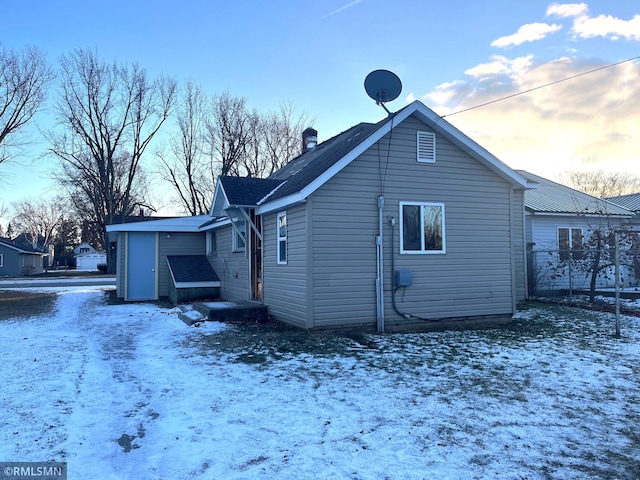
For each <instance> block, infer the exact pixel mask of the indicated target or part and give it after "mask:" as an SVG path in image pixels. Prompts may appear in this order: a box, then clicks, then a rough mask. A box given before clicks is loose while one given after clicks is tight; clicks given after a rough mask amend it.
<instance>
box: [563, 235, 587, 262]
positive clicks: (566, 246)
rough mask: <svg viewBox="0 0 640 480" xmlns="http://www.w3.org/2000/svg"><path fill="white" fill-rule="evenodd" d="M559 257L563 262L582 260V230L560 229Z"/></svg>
mask: <svg viewBox="0 0 640 480" xmlns="http://www.w3.org/2000/svg"><path fill="white" fill-rule="evenodd" d="M558 256H559V257H560V260H561V261H567V260H569V259H571V258H573V259H574V260H579V259H580V258H582V228H578V227H572V228H567V227H558Z"/></svg>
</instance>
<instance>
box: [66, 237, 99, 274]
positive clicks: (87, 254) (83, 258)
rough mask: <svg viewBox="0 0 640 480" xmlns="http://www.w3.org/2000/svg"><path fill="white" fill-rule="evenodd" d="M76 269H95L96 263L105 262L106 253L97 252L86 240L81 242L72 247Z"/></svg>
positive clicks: (96, 267)
mask: <svg viewBox="0 0 640 480" xmlns="http://www.w3.org/2000/svg"><path fill="white" fill-rule="evenodd" d="M73 256H74V258H75V260H76V270H97V269H98V265H100V264H106V263H107V254H106V253H104V252H98V251H97V250H96V249H95V248H93V247H92V246H91V245H89V244H88V243H87V242H82V243H81V244H80V245H78V246H77V247H76V248H74V249H73Z"/></svg>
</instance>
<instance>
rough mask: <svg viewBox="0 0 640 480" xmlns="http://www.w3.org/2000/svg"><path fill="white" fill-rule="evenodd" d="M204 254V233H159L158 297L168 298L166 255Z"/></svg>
mask: <svg viewBox="0 0 640 480" xmlns="http://www.w3.org/2000/svg"><path fill="white" fill-rule="evenodd" d="M204 254H205V234H204V233H185V232H160V233H159V235H158V296H159V297H167V296H169V275H170V274H169V266H168V265H167V256H168V255H204Z"/></svg>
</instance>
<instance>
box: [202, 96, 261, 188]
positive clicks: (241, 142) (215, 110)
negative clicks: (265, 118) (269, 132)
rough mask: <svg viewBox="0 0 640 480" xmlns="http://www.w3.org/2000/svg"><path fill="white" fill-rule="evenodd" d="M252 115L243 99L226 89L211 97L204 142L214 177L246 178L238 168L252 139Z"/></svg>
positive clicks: (244, 173)
mask: <svg viewBox="0 0 640 480" xmlns="http://www.w3.org/2000/svg"><path fill="white" fill-rule="evenodd" d="M252 115H253V113H252V112H250V111H249V108H248V107H247V100H246V98H244V97H233V96H232V95H231V93H229V91H228V90H227V91H225V92H224V93H222V94H221V95H216V96H214V97H213V100H212V103H211V116H210V118H209V119H208V121H207V123H206V141H207V142H208V146H209V155H210V158H211V165H212V168H213V173H214V174H216V173H217V174H219V175H223V176H224V175H240V176H246V173H247V172H244V171H242V168H241V166H242V164H243V163H244V160H245V156H246V155H247V145H248V143H249V141H250V139H251V134H252V129H251V123H252V119H251V117H252Z"/></svg>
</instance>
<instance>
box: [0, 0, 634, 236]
mask: <svg viewBox="0 0 640 480" xmlns="http://www.w3.org/2000/svg"><path fill="white" fill-rule="evenodd" d="M0 42H1V43H2V45H3V46H4V47H6V48H13V49H21V48H23V47H24V46H25V45H28V44H31V45H37V46H40V47H42V48H43V49H44V50H45V51H47V52H48V55H49V58H50V61H51V62H52V63H55V62H56V61H57V58H58V57H59V56H60V55H61V54H63V53H68V52H70V51H71V50H73V49H74V48H78V47H82V48H94V47H95V48H97V50H98V52H99V54H100V55H101V57H103V58H104V59H106V60H113V59H116V60H118V61H120V62H127V63H131V62H137V63H139V64H140V65H141V66H142V67H144V68H146V69H147V70H148V71H149V73H151V74H153V75H156V74H159V73H164V74H169V75H172V76H175V77H176V78H177V79H178V80H185V79H187V78H192V79H193V80H195V82H196V83H198V84H200V85H201V86H202V87H203V89H204V90H205V91H207V92H208V93H210V94H214V93H221V92H222V91H223V90H225V89H228V90H229V91H230V92H231V94H233V95H236V96H244V97H246V98H247V100H248V103H249V105H250V106H251V107H256V108H257V109H258V110H260V111H269V110H276V109H277V108H278V106H279V104H280V103H281V102H282V101H290V102H291V103H292V104H293V105H294V106H295V108H296V109H297V112H299V113H303V112H306V113H307V114H308V115H309V116H311V117H312V118H314V119H315V121H314V125H315V127H316V129H317V130H318V131H319V140H320V141H322V140H325V139H327V138H330V137H331V136H333V135H335V134H337V133H339V132H341V131H343V130H345V129H347V128H349V127H350V126H352V125H354V124H356V123H358V122H361V121H371V122H374V121H377V120H379V119H380V118H382V117H383V116H384V111H383V110H382V109H381V108H380V107H377V106H376V105H375V104H374V102H373V101H372V100H370V99H369V97H367V95H366V93H365V91H364V88H363V82H364V78H365V77H366V75H367V74H368V73H369V72H370V71H372V70H376V69H380V68H383V69H389V70H392V71H393V72H395V73H396V74H397V75H398V76H399V77H400V78H401V80H402V82H403V90H402V94H401V95H400V97H399V98H398V99H397V100H396V101H394V102H391V103H390V104H388V108H389V109H390V110H398V109H400V108H402V107H403V106H404V105H406V104H407V103H408V102H410V101H412V100H414V99H415V100H420V101H422V102H423V103H425V104H426V105H427V106H428V107H430V108H432V109H434V110H435V111H436V112H437V113H439V114H441V115H448V114H450V113H453V112H456V111H459V110H461V109H464V108H468V107H472V106H475V105H478V104H481V103H484V102H486V101H489V100H493V99H497V98H501V97H503V96H506V95H511V94H513V93H516V92H518V91H522V90H526V89H529V88H533V87H536V86H538V85H543V84H545V83H548V82H552V81H555V80H559V79H562V78H566V77H568V76H572V75H576V74H578V73H582V72H584V71H588V70H591V69H594V68H598V67H601V66H604V65H607V64H611V63H615V62H620V61H622V60H626V59H629V58H632V57H635V56H638V55H640V4H637V3H636V2H630V1H610V0H609V1H601V0H598V1H589V2H586V3H562V2H558V3H554V2H549V1H537V0H527V1H522V2H521V1H518V2H514V1H513V0H484V1H482V2H479V1H466V0H464V1H463V0H452V1H449V2H436V1H427V0H423V1H418V0H399V1H393V2H391V1H383V0H330V1H323V2H311V1H299V2H295V1H278V0H274V1H271V2H257V1H246V2H243V1H236V2H219V1H199V0H181V1H180V2H178V1H168V0H154V1H150V0H127V1H123V0H111V1H109V2H96V1H91V0H83V1H78V0H65V1H60V0H58V1H54V0H48V1H41V0H32V1H29V2H10V3H8V2H7V3H6V4H5V5H4V6H3V8H2V22H1V23H0ZM51 93H52V94H53V93H54V91H52V92H51ZM52 97H53V95H52ZM639 107H640V61H638V60H635V61H633V62H627V63H624V64H622V65H619V66H617V67H613V68H609V69H605V70H602V71H600V72H598V73H594V74H591V75H586V76H583V77H580V78H577V79H575V80H572V81H569V82H564V83H561V84H558V85H555V86H553V87H549V88H545V89H540V90H536V91H535V92H532V93H530V94H527V95H522V96H518V97H515V98H513V99H511V100H506V101H503V102H499V103H495V104H492V105H491V106H487V107H483V108H478V109H474V110H470V111H468V112H466V113H461V114H457V115H452V116H447V117H446V118H447V120H448V121H450V122H451V123H452V124H454V125H455V126H456V127H458V128H459V129H461V130H462V131H463V132H464V133H466V134H467V135H469V136H471V137H472V138H473V139H474V140H476V141H478V142H479V143H480V144H481V145H482V146H484V147H485V148H487V149H488V150H489V151H491V152H492V153H494V154H495V155H496V156H498V158H500V159H501V160H502V161H504V162H505V163H507V164H508V165H509V166H511V167H514V168H523V169H526V170H529V171H531V172H533V173H536V174H539V175H542V176H546V177H549V178H554V177H555V176H557V175H558V174H559V173H561V172H563V171H565V170H568V169H577V168H590V169H591V168H604V169H610V170H626V171H629V172H630V173H633V174H636V175H640V167H639V166H638V162H639V161H640V108H639ZM37 121H38V124H39V126H42V127H47V126H48V125H49V124H50V117H49V116H48V115H47V112H46V111H43V112H42V113H41V114H39V115H38V118H37ZM32 137H33V138H34V139H35V140H36V142H35V143H34V144H33V145H32V148H30V149H29V151H28V154H27V155H26V156H25V157H24V158H22V159H21V161H20V162H19V163H18V162H15V163H14V164H13V165H11V164H4V165H2V166H0V176H2V177H4V179H5V183H3V184H2V185H0V203H1V202H2V201H4V202H5V204H8V203H10V202H12V201H15V200H20V199H24V198H34V197H37V196H39V195H51V194H52V193H53V192H52V188H51V184H50V182H49V181H48V179H47V178H48V176H49V172H50V171H51V169H52V168H54V163H53V161H51V160H47V159H39V160H37V161H34V162H33V163H31V160H35V159H36V158H38V156H39V155H40V154H41V153H42V152H43V150H44V149H45V148H46V144H44V143H42V142H37V140H38V138H39V134H38V132H37V130H36V129H35V128H33V135H32ZM151 157H152V155H151V154H150V155H149V158H148V160H149V162H151V161H152V158H151ZM4 223H6V222H4Z"/></svg>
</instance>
